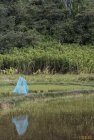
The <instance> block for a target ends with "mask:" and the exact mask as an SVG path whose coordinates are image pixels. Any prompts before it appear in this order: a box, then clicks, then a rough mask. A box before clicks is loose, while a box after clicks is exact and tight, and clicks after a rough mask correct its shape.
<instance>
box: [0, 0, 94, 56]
mask: <svg viewBox="0 0 94 140" xmlns="http://www.w3.org/2000/svg"><path fill="white" fill-rule="evenodd" d="M47 36H49V37H51V38H53V39H56V40H57V41H58V42H61V43H79V44H94V2H93V0H90V1H89V0H80V1H78V0H74V1H71V0H67V1H65V2H64V1H63V0H62V1H61V0H58V1H57V0H16V1H15V0H7V1H5V0H1V1H0V52H1V53H4V52H5V50H7V51H8V50H9V49H11V48H14V47H17V48H23V47H24V48H26V47H28V46H29V47H32V48H35V47H36V46H37V44H38V42H41V43H42V40H41V38H42V37H47Z"/></svg>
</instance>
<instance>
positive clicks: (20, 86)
mask: <svg viewBox="0 0 94 140" xmlns="http://www.w3.org/2000/svg"><path fill="white" fill-rule="evenodd" d="M13 92H14V93H16V94H24V95H27V94H28V85H27V81H26V80H25V79H24V78H23V77H19V79H18V82H17V85H16V87H15V89H14V90H13Z"/></svg>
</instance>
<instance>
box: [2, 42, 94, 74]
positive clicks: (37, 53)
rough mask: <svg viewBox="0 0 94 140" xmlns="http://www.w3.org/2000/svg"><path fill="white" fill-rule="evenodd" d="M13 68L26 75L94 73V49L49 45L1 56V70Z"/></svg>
mask: <svg viewBox="0 0 94 140" xmlns="http://www.w3.org/2000/svg"><path fill="white" fill-rule="evenodd" d="M53 45H54V44H53ZM11 67H12V68H14V69H17V72H18V73H19V72H22V73H25V74H30V73H37V72H38V73H39V72H45V73H47V72H48V73H68V72H69V73H81V72H83V73H94V48H93V47H92V46H91V47H89V46H77V45H59V44H55V46H52V47H51V46H50V47H49V46H48V44H47V47H46V48H45V47H44V46H39V47H37V48H35V49H32V48H25V49H19V50H17V49H14V50H13V51H12V52H10V53H9V54H4V55H2V54H0V68H1V70H5V69H10V68H11Z"/></svg>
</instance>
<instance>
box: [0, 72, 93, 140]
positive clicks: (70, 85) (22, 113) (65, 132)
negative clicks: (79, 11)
mask: <svg viewBox="0 0 94 140" xmlns="http://www.w3.org/2000/svg"><path fill="white" fill-rule="evenodd" d="M19 76H20V75H0V139H1V140H7V139H9V140H31V139H33V140H93V139H94V74H79V75H75V74H66V75H65V74H64V75H63V74H55V75H50V74H39V75H36V74H33V75H29V76H26V75H22V76H23V77H24V78H25V79H26V80H27V82H28V87H29V94H28V95H27V96H24V95H14V94H13V92H12V91H13V89H14V87H15V85H16V83H17V80H18V78H19Z"/></svg>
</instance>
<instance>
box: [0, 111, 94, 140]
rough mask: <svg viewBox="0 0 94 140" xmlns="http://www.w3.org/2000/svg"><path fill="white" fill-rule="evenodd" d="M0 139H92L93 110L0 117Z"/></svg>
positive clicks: (93, 134) (93, 136)
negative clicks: (78, 112) (77, 112)
mask: <svg viewBox="0 0 94 140" xmlns="http://www.w3.org/2000/svg"><path fill="white" fill-rule="evenodd" d="M0 140H94V114H93V112H89V113H88V112H87V113H80V114H76V113H75V114H72V113H59V114H54V113H53V114H48V115H47V114H44V113H43V114H39V115H38V116H35V115H33V114H17V115H13V116H11V115H8V116H4V117H3V118H0Z"/></svg>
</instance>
